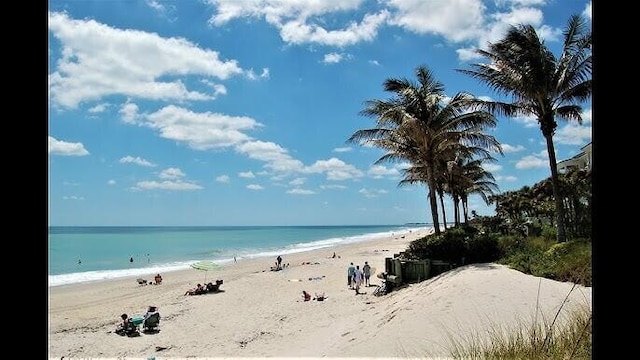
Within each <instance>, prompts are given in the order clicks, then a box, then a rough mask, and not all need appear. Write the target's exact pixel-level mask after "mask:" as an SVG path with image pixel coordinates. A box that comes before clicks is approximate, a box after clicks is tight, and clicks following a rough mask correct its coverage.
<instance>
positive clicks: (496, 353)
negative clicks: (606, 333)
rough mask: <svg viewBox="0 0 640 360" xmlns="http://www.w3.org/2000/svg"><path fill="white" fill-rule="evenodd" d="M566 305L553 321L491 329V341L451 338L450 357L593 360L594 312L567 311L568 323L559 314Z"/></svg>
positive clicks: (582, 309) (586, 309) (582, 308)
mask: <svg viewBox="0 0 640 360" xmlns="http://www.w3.org/2000/svg"><path fill="white" fill-rule="evenodd" d="M565 305H566V299H565V302H563V304H562V305H561V306H560V309H558V311H557V312H556V313H555V314H554V318H553V319H547V318H545V317H543V318H542V319H541V321H537V317H536V316H534V317H533V321H529V322H527V321H520V322H518V323H516V324H515V325H514V326H511V327H510V328H508V329H504V328H501V327H499V326H493V325H490V327H491V326H492V327H491V328H490V331H489V340H488V341H487V340H485V339H486V337H485V336H484V334H471V335H468V336H466V337H464V338H460V337H456V336H454V335H451V336H450V337H449V341H450V343H451V349H452V351H451V357H452V358H453V359H478V360H480V359H482V360H492V359H496V360H497V359H531V360H538V359H539V360H543V359H544V360H549V359H558V360H568V359H591V357H592V346H593V345H592V341H593V321H592V316H593V315H592V311H591V309H590V308H589V307H588V306H577V307H574V308H572V309H571V311H568V313H567V314H566V318H565V319H561V317H560V312H561V311H562V310H563V307H564V306H565ZM536 311H537V309H536ZM536 314H537V312H536ZM561 320H562V321H561Z"/></svg>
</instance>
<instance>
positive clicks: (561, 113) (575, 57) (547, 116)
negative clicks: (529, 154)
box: [458, 15, 592, 242]
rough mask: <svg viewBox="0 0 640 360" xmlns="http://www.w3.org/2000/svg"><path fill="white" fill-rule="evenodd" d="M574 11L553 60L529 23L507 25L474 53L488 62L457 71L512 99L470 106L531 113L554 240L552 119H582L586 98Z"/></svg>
mask: <svg viewBox="0 0 640 360" xmlns="http://www.w3.org/2000/svg"><path fill="white" fill-rule="evenodd" d="M587 25H588V24H587V22H586V21H585V20H584V19H583V18H582V17H580V16H579V15H573V16H571V17H570V19H569V22H568V24H567V27H566V29H565V30H564V44H563V49H562V53H561V54H560V57H559V58H556V57H555V56H554V54H553V53H552V52H551V51H550V50H549V48H548V47H547V46H546V45H545V43H544V42H543V41H542V40H541V39H540V38H539V37H538V34H537V33H536V31H535V29H534V28H533V26H531V25H522V24H521V25H517V26H512V27H511V28H510V29H509V30H508V32H507V34H506V36H505V37H504V38H503V39H502V40H500V41H498V42H497V43H489V46H488V49H487V50H481V49H479V50H477V53H478V54H480V55H481V56H483V57H485V58H487V59H488V60H489V61H490V62H489V63H485V64H483V63H478V64H473V65H471V69H468V70H464V69H458V71H460V72H462V73H464V74H467V75H470V76H471V77H473V78H476V79H479V80H480V81H482V82H484V83H485V84H487V85H488V86H489V87H490V88H492V89H493V90H494V91H496V92H497V93H499V94H501V95H511V97H512V99H513V100H512V102H510V103H508V102H499V101H479V102H478V103H477V104H476V105H479V106H481V107H482V108H484V109H487V110H489V111H491V112H492V113H494V114H496V113H501V114H504V115H506V116H516V115H533V116H535V117H536V118H537V120H538V124H539V126H540V130H541V131H542V135H543V136H544V138H545V140H546V145H547V152H548V154H549V167H550V168H551V179H552V184H553V193H554V197H555V207H556V222H557V240H558V241H559V242H564V241H566V240H567V239H566V231H565V212H564V207H563V197H562V194H561V190H560V185H559V181H558V170H557V166H556V153H555V148H554V145H553V135H554V134H555V131H556V128H557V127H558V123H557V122H556V118H559V119H563V120H567V121H569V120H575V121H577V122H578V123H580V124H581V123H582V117H581V115H580V113H581V112H582V107H581V106H580V105H579V104H580V103H582V102H584V101H586V100H588V99H589V98H590V97H591V92H592V90H591V82H592V81H591V69H592V60H591V44H592V39H591V30H590V29H589V28H588V27H587Z"/></svg>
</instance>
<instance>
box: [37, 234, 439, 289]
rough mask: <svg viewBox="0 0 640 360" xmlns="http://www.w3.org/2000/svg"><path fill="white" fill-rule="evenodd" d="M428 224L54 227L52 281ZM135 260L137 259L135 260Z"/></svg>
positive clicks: (297, 247)
mask: <svg viewBox="0 0 640 360" xmlns="http://www.w3.org/2000/svg"><path fill="white" fill-rule="evenodd" d="M425 228H427V227H426V226H425V225H420V226H419V225H416V226H411V225H384V226H380V225H371V226H214V227H113V226H108V227H104V226H99V227H66V226H64V227H53V226H52V227H50V228H49V286H57V285H64V284H72V283H78V282H86V281H97V280H105V279H114V278H119V277H126V276H135V275H149V274H155V273H162V272H166V271H172V270H180V269H186V268H188V267H189V265H190V264H192V263H193V262H195V261H198V260H210V261H214V262H216V263H218V264H220V265H224V264H225V263H228V262H231V261H233V258H234V256H235V257H236V259H238V260H242V259H252V258H259V257H273V258H275V257H276V256H278V255H283V256H284V255H286V254H291V253H297V252H303V251H310V250H315V249H322V248H331V247H333V246H336V245H339V244H346V243H353V242H359V241H367V240H371V239H374V238H379V237H384V236H389V235H392V234H401V233H406V232H408V231H409V230H417V229H425ZM131 260H133V261H131Z"/></svg>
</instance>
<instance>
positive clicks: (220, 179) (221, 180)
mask: <svg viewBox="0 0 640 360" xmlns="http://www.w3.org/2000/svg"><path fill="white" fill-rule="evenodd" d="M229 180H231V178H230V177H229V175H220V176H218V177H216V181H217V182H219V183H228V182H229Z"/></svg>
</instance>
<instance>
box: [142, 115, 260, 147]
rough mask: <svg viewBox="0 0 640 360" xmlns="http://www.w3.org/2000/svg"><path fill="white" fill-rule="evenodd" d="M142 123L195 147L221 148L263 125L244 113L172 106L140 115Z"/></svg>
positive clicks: (236, 142) (237, 142)
mask: <svg viewBox="0 0 640 360" xmlns="http://www.w3.org/2000/svg"><path fill="white" fill-rule="evenodd" d="M142 118H143V120H141V122H142V123H143V125H145V126H147V127H150V128H152V129H155V130H157V131H158V132H159V133H160V136H161V137H163V138H166V139H170V140H174V141H178V142H183V143H186V144H187V145H189V147H191V148H192V149H195V150H207V149H212V148H224V147H229V146H233V145H237V144H240V143H242V142H244V141H247V140H249V139H251V138H250V137H249V136H248V135H246V134H245V133H244V132H243V131H248V130H252V129H255V128H257V127H259V126H262V125H261V124H259V123H258V122H256V121H255V120H253V119H252V118H249V117H246V116H229V115H225V114H219V113H210V112H206V113H195V112H193V111H191V110H188V109H185V108H181V107H177V106H174V105H169V106H166V107H164V108H162V109H160V110H158V111H156V112H155V113H152V114H147V115H144V116H142Z"/></svg>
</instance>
